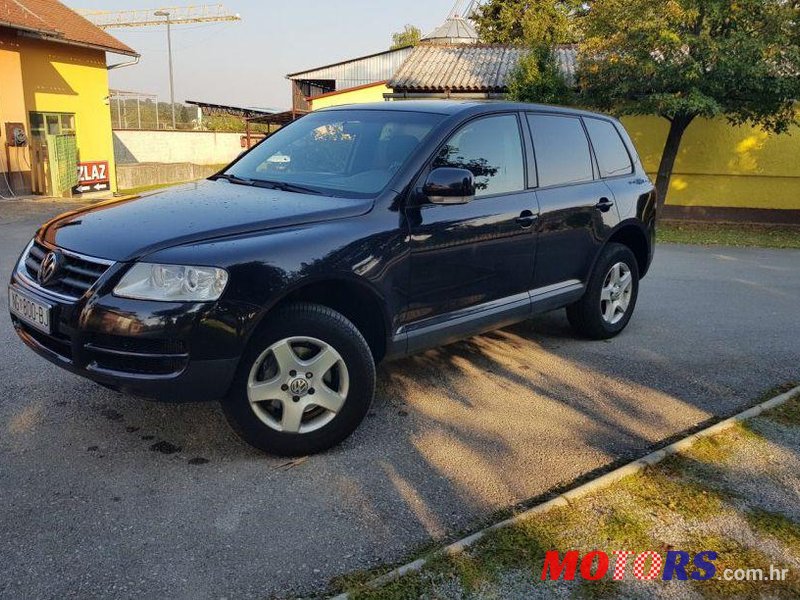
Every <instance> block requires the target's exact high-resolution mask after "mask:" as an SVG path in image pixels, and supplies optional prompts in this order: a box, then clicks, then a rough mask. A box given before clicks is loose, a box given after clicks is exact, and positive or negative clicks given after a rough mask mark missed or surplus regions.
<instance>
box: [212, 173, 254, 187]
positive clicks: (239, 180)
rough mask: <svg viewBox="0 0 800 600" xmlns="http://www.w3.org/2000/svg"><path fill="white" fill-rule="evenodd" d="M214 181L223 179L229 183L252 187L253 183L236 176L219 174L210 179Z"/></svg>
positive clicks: (250, 180)
mask: <svg viewBox="0 0 800 600" xmlns="http://www.w3.org/2000/svg"><path fill="white" fill-rule="evenodd" d="M212 179H213V180H214V181H217V180H218V179H224V180H225V181H228V182H230V183H235V184H237V185H253V184H254V182H253V180H252V179H245V178H244V177H239V176H238V175H232V174H230V173H220V174H219V175H215V176H214V177H213V178H212Z"/></svg>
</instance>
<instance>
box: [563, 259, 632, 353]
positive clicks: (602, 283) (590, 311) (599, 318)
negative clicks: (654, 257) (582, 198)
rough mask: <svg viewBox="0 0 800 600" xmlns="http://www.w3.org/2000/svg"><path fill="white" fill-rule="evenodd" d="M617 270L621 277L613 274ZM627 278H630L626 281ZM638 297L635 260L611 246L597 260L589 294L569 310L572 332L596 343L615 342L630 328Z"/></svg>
mask: <svg viewBox="0 0 800 600" xmlns="http://www.w3.org/2000/svg"><path fill="white" fill-rule="evenodd" d="M614 270H617V271H615V272H616V273H619V275H618V276H617V275H615V273H614V272H612V271H614ZM628 275H630V278H629V279H626V278H627V276H628ZM615 285H616V286H617V287H615ZM638 295H639V268H638V264H637V262H636V257H635V256H634V255H633V252H632V251H631V249H630V248H628V247H627V246H625V245H623V244H616V243H612V244H608V245H607V246H606V247H605V248H604V249H603V251H602V253H601V254H600V257H599V258H598V259H597V263H596V264H595V267H594V270H593V271H592V274H591V276H590V277H589V283H588V285H587V286H586V293H585V294H584V295H583V297H582V298H581V299H580V300H578V301H577V302H575V303H574V304H570V305H569V306H567V318H568V319H569V322H570V324H571V325H572V327H573V329H575V331H576V332H577V333H579V334H581V335H583V336H586V337H588V338H592V339H595V340H605V339H608V338H612V337H614V336H615V335H617V334H619V333H620V332H621V331H622V330H623V329H625V327H626V326H627V325H628V322H629V321H630V320H631V315H633V310H634V308H635V307H636V298H637V297H638ZM615 303H616V305H615Z"/></svg>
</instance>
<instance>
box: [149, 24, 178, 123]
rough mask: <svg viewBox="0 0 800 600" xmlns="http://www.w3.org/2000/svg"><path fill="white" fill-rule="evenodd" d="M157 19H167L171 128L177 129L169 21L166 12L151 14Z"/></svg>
mask: <svg viewBox="0 0 800 600" xmlns="http://www.w3.org/2000/svg"><path fill="white" fill-rule="evenodd" d="M153 14H154V15H155V16H157V17H165V18H166V19H167V53H168V54H169V105H170V108H171V109H172V128H173V129H177V125H176V123H175V80H174V78H173V75H172V32H171V27H170V25H171V23H170V20H169V11H168V10H157V11H156V12H154V13H153Z"/></svg>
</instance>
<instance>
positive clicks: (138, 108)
mask: <svg viewBox="0 0 800 600" xmlns="http://www.w3.org/2000/svg"><path fill="white" fill-rule="evenodd" d="M136 120H137V121H138V123H139V129H141V128H142V107H141V105H140V104H139V96H136Z"/></svg>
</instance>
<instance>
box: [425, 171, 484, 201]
mask: <svg viewBox="0 0 800 600" xmlns="http://www.w3.org/2000/svg"><path fill="white" fill-rule="evenodd" d="M422 192H423V193H424V194H425V195H426V196H427V197H428V200H429V201H430V202H432V203H433V204H466V203H467V202H471V201H472V200H474V199H475V177H474V176H473V175H472V172H471V171H468V170H467V169H454V168H451V167H440V168H438V169H434V170H433V171H431V172H430V175H428V179H427V180H426V181H425V185H424V186H423V187H422Z"/></svg>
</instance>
